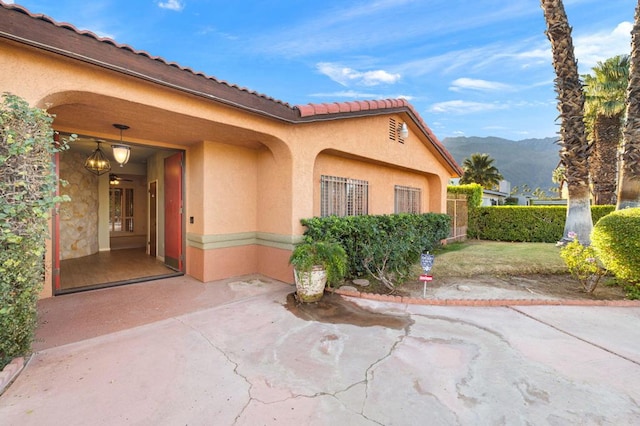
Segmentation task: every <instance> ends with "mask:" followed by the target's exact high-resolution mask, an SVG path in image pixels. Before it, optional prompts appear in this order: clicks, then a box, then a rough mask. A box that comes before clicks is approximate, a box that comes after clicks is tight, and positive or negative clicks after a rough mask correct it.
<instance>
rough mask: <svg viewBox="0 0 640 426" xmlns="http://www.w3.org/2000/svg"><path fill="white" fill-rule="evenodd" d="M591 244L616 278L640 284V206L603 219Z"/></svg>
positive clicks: (595, 230) (597, 225) (594, 231)
mask: <svg viewBox="0 0 640 426" xmlns="http://www.w3.org/2000/svg"><path fill="white" fill-rule="evenodd" d="M591 244H592V245H593V247H594V249H595V251H596V253H597V254H598V258H599V259H600V260H601V261H602V263H603V264H604V266H605V267H606V268H607V269H608V270H609V271H611V272H613V274H614V275H615V276H616V277H618V278H621V279H623V280H625V281H628V282H630V283H635V284H640V208H631V209H624V210H618V211H615V212H613V213H611V214H609V215H607V216H605V217H603V218H602V219H600V220H599V221H598V222H597V223H596V225H595V226H594V228H593V233H592V234H591Z"/></svg>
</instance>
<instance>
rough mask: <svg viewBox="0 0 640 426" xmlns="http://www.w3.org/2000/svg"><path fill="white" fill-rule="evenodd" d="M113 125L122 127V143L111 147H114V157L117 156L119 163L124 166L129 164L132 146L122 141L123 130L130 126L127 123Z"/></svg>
mask: <svg viewBox="0 0 640 426" xmlns="http://www.w3.org/2000/svg"><path fill="white" fill-rule="evenodd" d="M113 127H115V128H116V129H120V143H119V144H117V145H111V148H112V149H113V158H115V160H116V161H117V162H118V164H120V167H122V166H124V165H125V164H127V161H129V156H130V155H131V147H129V145H124V144H123V143H122V131H123V130H127V129H128V128H129V126H127V125H126V124H114V125H113Z"/></svg>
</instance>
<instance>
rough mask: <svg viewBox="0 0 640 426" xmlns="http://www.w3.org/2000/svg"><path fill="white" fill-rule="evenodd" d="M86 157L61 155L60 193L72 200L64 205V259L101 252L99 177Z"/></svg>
mask: <svg viewBox="0 0 640 426" xmlns="http://www.w3.org/2000/svg"><path fill="white" fill-rule="evenodd" d="M84 160H85V156H84V155H82V154H79V153H75V152H62V153H61V154H60V178H61V179H63V180H66V181H67V182H68V185H66V186H62V185H61V186H60V194H61V195H68V196H69V198H71V201H68V202H66V203H61V204H60V209H59V212H60V258H61V259H62V260H64V259H74V258H76V257H82V256H87V255H90V254H94V253H97V252H98V177H97V176H96V175H94V174H92V173H90V172H88V171H87V170H86V169H85V168H84Z"/></svg>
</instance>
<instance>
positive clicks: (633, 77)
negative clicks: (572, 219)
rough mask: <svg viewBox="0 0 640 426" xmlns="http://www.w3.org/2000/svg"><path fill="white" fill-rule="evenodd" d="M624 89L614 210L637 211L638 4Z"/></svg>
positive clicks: (639, 182) (639, 129)
mask: <svg viewBox="0 0 640 426" xmlns="http://www.w3.org/2000/svg"><path fill="white" fill-rule="evenodd" d="M629 62H630V63H629V86H628V88H627V121H626V123H625V126H624V130H623V132H622V141H623V145H624V150H623V153H622V167H621V168H620V179H619V181H618V182H619V184H618V203H617V205H616V209H618V210H619V209H624V208H627V207H640V1H638V5H637V6H636V15H635V23H634V25H633V29H632V30H631V59H630V61H629Z"/></svg>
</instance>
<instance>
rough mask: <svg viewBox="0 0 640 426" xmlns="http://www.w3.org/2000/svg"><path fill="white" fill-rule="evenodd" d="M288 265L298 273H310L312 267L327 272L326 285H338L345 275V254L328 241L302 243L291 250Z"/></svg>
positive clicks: (342, 249) (339, 246) (337, 246)
mask: <svg viewBox="0 0 640 426" xmlns="http://www.w3.org/2000/svg"><path fill="white" fill-rule="evenodd" d="M289 263H290V264H291V265H293V267H294V268H296V269H297V270H298V271H300V272H311V269H312V268H313V267H314V266H318V265H320V266H322V267H323V268H324V269H325V270H326V271H327V283H328V284H329V286H331V284H336V283H338V282H339V281H340V280H341V279H342V278H343V277H344V275H345V274H346V273H347V253H346V252H345V251H344V248H342V246H341V245H340V244H339V243H335V242H330V241H314V242H302V243H300V244H298V245H296V247H295V248H294V249H293V252H292V253H291V257H290V258H289Z"/></svg>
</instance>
